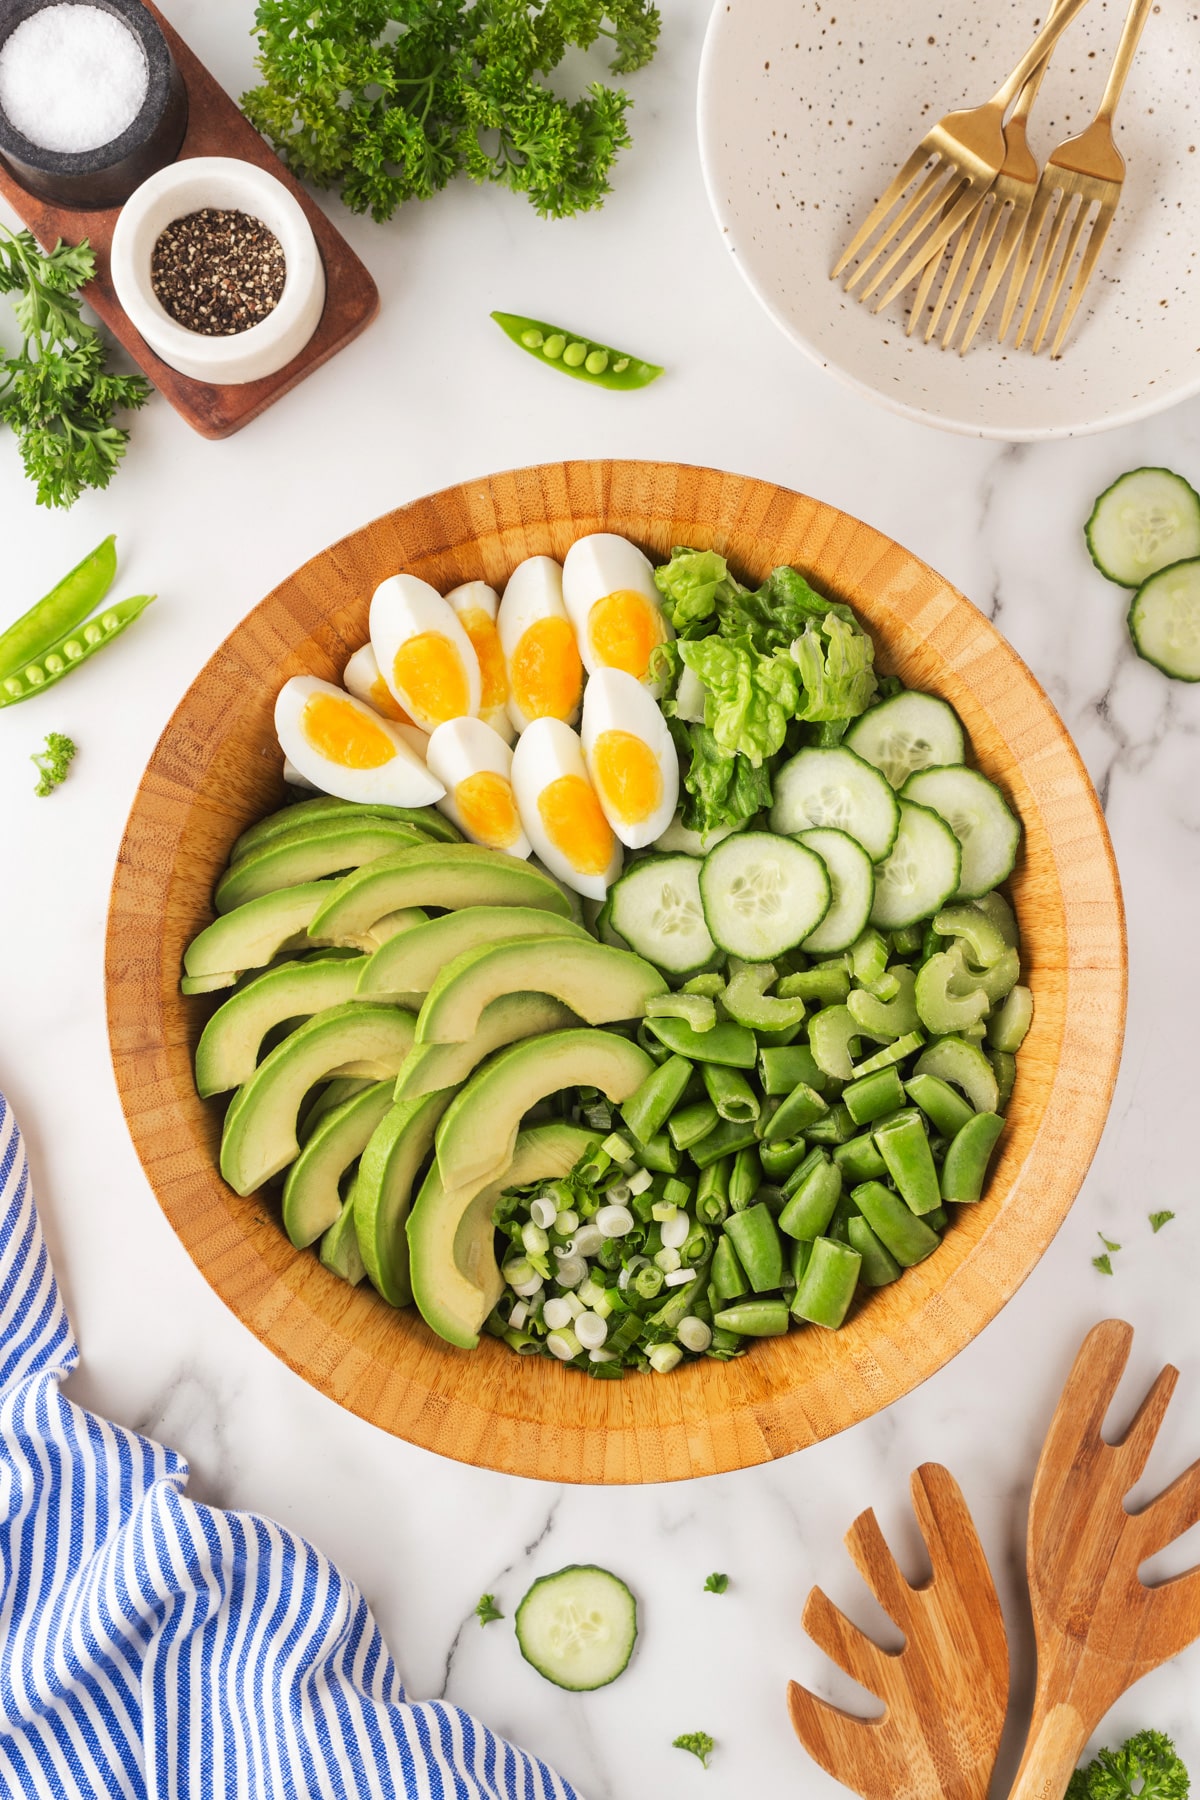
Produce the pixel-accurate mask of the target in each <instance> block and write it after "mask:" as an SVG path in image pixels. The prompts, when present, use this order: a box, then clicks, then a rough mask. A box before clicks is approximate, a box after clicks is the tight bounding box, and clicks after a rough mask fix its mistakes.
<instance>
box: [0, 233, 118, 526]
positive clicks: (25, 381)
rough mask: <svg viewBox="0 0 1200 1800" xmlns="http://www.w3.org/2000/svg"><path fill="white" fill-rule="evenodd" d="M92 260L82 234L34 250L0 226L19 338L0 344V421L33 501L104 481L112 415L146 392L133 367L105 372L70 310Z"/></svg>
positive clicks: (4, 283)
mask: <svg viewBox="0 0 1200 1800" xmlns="http://www.w3.org/2000/svg"><path fill="white" fill-rule="evenodd" d="M95 268H96V264H95V259H94V257H93V256H92V252H91V249H90V247H89V245H88V242H87V239H86V238H85V239H84V241H83V242H82V243H81V244H64V243H63V242H62V241H61V239H60V241H59V242H58V243H57V244H56V245H55V247H54V249H53V250H51V251H48V252H46V253H43V252H42V251H41V250H39V248H38V246H37V243H36V241H35V240H34V236H33V233H32V232H31V231H17V232H12V231H9V230H8V228H7V227H6V226H4V225H0V294H11V295H12V296H13V313H14V315H15V318H16V323H17V329H18V330H19V331H20V333H21V338H22V343H21V348H20V350H19V351H16V352H14V353H11V354H10V353H8V352H7V351H5V349H4V348H3V346H0V420H3V421H4V423H5V424H7V425H11V427H12V429H13V430H14V431H15V432H16V434H17V439H18V443H19V446H20V451H21V460H22V462H23V463H24V465H25V473H26V474H27V475H28V477H29V479H30V480H31V481H34V482H36V483H37V498H38V505H39V506H73V505H74V503H75V501H76V500H78V498H79V496H80V494H81V493H82V492H83V490H84V489H85V488H103V487H107V486H108V484H109V482H110V481H111V480H112V477H113V474H114V471H115V470H116V467H117V464H118V463H119V462H120V460H121V458H122V457H123V456H124V454H125V446H126V444H127V443H128V442H129V433H128V432H127V431H124V430H122V429H121V428H120V427H118V426H117V425H115V424H114V423H113V420H114V417H115V415H116V414H117V413H118V412H119V411H121V410H122V409H131V410H132V409H136V408H137V407H139V406H144V405H145V404H146V401H147V400H148V399H149V398H150V393H151V389H150V383H149V382H148V381H146V380H145V379H144V378H143V377H142V376H141V375H110V374H109V373H108V372H107V370H106V367H105V360H106V354H107V353H106V350H105V346H104V340H103V338H102V337H101V336H100V333H99V332H98V331H96V330H94V329H93V327H92V326H90V325H88V324H86V323H85V321H84V319H83V318H82V316H81V314H80V305H81V300H80V296H79V292H78V290H79V289H80V288H81V287H82V286H83V285H84V284H85V283H86V282H88V281H90V280H91V278H92V276H93V275H94V273H95Z"/></svg>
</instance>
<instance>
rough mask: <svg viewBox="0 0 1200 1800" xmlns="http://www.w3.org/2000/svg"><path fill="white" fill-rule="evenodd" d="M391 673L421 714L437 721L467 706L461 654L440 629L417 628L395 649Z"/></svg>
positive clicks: (461, 713) (468, 694)
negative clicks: (411, 635)
mask: <svg viewBox="0 0 1200 1800" xmlns="http://www.w3.org/2000/svg"><path fill="white" fill-rule="evenodd" d="M392 675H393V678H394V680H395V683H396V686H397V687H398V688H399V689H400V691H401V693H402V694H405V695H407V697H408V699H409V701H410V703H411V705H412V707H413V709H414V710H415V712H416V713H417V714H418V715H419V716H420V717H421V718H425V719H431V720H432V721H433V723H434V724H435V725H440V724H442V722H443V721H444V720H445V719H461V718H462V717H463V716H464V715H465V714H466V713H468V712H470V710H471V689H470V684H469V683H468V681H467V671H466V670H465V669H464V668H463V661H462V657H461V656H460V655H459V653H458V651H457V650H456V649H455V647H454V645H453V644H452V643H451V642H450V639H449V638H448V637H443V635H442V633H441V632H440V631H419V632H417V633H416V635H415V636H413V637H410V638H406V639H405V641H404V643H402V644H401V646H400V648H399V649H398V650H397V652H396V656H395V661H394V662H393V663H392Z"/></svg>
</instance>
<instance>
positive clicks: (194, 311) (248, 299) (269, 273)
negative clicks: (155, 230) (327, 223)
mask: <svg viewBox="0 0 1200 1800" xmlns="http://www.w3.org/2000/svg"><path fill="white" fill-rule="evenodd" d="M286 277H287V264H286V261H285V258H284V254H283V247H282V245H281V244H280V242H279V239H278V238H277V237H276V236H275V233H274V232H273V231H271V230H270V229H269V228H268V227H267V226H266V225H264V224H263V222H262V220H261V219H255V218H253V217H251V215H250V214H249V213H244V212H237V211H225V210H222V209H219V208H216V207H210V206H206V207H203V208H202V209H201V210H200V211H199V212H194V213H187V214H186V215H185V216H184V217H183V218H181V219H174V220H172V222H171V224H170V225H168V226H167V228H166V230H165V231H164V232H163V233H162V235H161V236H160V237H159V239H158V242H157V243H156V244H155V246H154V252H153V255H152V257H151V261H150V281H151V285H152V286H153V288H154V292H155V294H156V295H157V296H158V299H159V300H160V302H161V303H162V305H163V306H164V307H165V308H166V310H167V312H169V313H170V315H171V317H172V318H173V319H174V320H175V321H176V323H177V324H179V325H182V326H184V328H185V329H186V330H188V331H195V332H197V333H199V334H200V335H201V336H202V337H235V336H236V335H237V334H238V333H239V332H241V331H249V330H250V328H251V326H253V325H258V324H259V323H260V322H261V321H262V320H263V319H265V318H267V317H268V315H269V314H271V313H272V312H274V310H275V308H276V307H277V306H278V304H279V301H280V297H281V295H282V293H283V287H284V281H285V280H286Z"/></svg>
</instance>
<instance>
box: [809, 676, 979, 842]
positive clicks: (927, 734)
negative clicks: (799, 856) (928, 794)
mask: <svg viewBox="0 0 1200 1800" xmlns="http://www.w3.org/2000/svg"><path fill="white" fill-rule="evenodd" d="M846 748H847V749H848V750H853V751H854V753H855V755H856V756H861V757H862V758H863V760H864V761H865V762H869V763H870V764H871V765H872V767H874V768H876V769H880V770H882V772H883V773H884V774H885V775H886V776H887V778H888V780H889V781H890V782H891V784H892V786H893V787H894V788H902V787H903V786H904V784H905V782H906V781H907V780H908V778H909V776H910V775H914V774H915V773H916V771H917V770H918V769H929V768H944V767H946V766H947V765H948V764H951V763H960V762H961V761H962V760H963V756H964V755H965V753H966V747H965V745H964V743H963V728H962V726H961V725H960V723H959V719H958V714H957V713H956V712H955V710H954V708H953V707H952V706H950V705H948V704H947V702H946V701H945V700H938V699H937V698H936V697H935V696H934V695H933V694H916V693H903V694H893V696H892V698H891V699H890V700H883V701H881V702H880V704H879V705H878V706H873V707H872V708H871V709H870V711H869V712H865V713H864V714H863V715H862V717H861V719H855V721H854V723H853V725H852V726H851V727H850V729H849V731H848V732H847V733H846ZM832 822H833V821H832V820H831V821H830V823H832ZM868 848H870V846H869V845H868ZM876 860H877V861H878V858H876Z"/></svg>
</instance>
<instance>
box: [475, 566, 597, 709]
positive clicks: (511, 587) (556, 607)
mask: <svg viewBox="0 0 1200 1800" xmlns="http://www.w3.org/2000/svg"><path fill="white" fill-rule="evenodd" d="M545 619H561V620H562V622H563V626H564V628H565V629H564V631H563V633H562V637H563V645H564V648H566V647H567V646H568V645H569V646H570V651H569V654H570V659H571V662H572V664H573V663H574V659H575V658H577V657H578V656H579V647H578V645H577V644H576V642H575V633H574V630H573V628H572V627H571V622H570V619H569V618H568V616H567V609H566V606H565V605H564V604H563V587H562V569H561V567H560V566H559V564H558V563H556V562H555V560H554V558H553V557H552V556H530V557H527V558H526V560H525V561H524V562H523V563H518V564H517V567H516V568H515V569H514V570H513V572H512V574H511V575H510V576H509V578H508V585H507V586H506V588H505V590H504V597H503V599H502V600H501V602H500V608H499V611H498V613H497V615H496V630H497V631H498V633H499V636H500V648H501V650H502V651H503V652H504V662H505V667H506V669H507V671H508V714H509V717H510V719H511V720H512V722H513V725H514V727H515V729H516V730H517V731H518V732H522V731H524V730H525V728H526V726H527V725H529V724H530V723H531V722H532V720H533V719H534V718H536V717H537V716H538V715H537V714H535V713H532V712H527V711H526V710H525V708H524V707H523V706H522V704H521V700H520V699H519V698H518V695H517V693H516V691H515V689H514V682H513V664H514V659H515V658H516V657H517V654H518V651H519V649H520V646H521V640H522V639H523V638H524V636H525V634H526V632H528V631H529V630H531V629H532V628H533V627H535V626H538V625H540V624H541V622H542V621H543V620H545ZM567 631H570V637H569V638H567V636H566V632H567ZM564 685H568V686H570V688H571V690H572V703H571V704H570V705H568V706H563V707H562V708H561V710H560V711H558V712H557V713H555V714H554V715H547V716H554V717H558V718H561V719H562V720H563V722H564V723H565V724H568V725H573V724H574V723H575V721H576V719H578V717H579V707H580V701H581V699H582V689H583V670H582V668H580V670H579V681H578V683H577V684H576V683H575V682H574V681H573V679H572V680H571V681H569V682H568V683H565V684H564ZM576 688H577V689H578V692H577V693H576V691H575V690H576Z"/></svg>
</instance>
